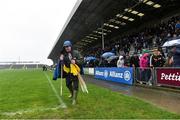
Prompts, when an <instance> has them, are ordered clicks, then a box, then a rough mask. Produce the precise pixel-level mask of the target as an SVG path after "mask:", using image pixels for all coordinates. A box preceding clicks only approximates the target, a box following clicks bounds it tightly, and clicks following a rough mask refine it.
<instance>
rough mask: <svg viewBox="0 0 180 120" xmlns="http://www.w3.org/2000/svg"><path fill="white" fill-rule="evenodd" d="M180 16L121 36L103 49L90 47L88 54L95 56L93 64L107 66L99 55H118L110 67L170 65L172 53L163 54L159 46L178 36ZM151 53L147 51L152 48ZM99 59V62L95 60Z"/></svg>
mask: <svg viewBox="0 0 180 120" xmlns="http://www.w3.org/2000/svg"><path fill="white" fill-rule="evenodd" d="M177 24H178V25H179V24H180V16H175V17H171V18H170V19H169V20H167V21H166V22H161V23H160V24H159V25H154V27H152V28H144V29H143V30H141V31H140V32H138V33H135V34H132V35H128V36H122V37H121V38H119V39H120V40H117V41H114V42H111V43H108V45H107V47H105V49H104V50H102V49H101V47H95V48H91V50H90V52H89V53H87V55H88V56H94V57H96V58H97V60H96V63H94V64H95V66H108V63H107V62H106V61H102V59H101V55H102V54H103V53H104V52H113V53H115V54H116V55H117V56H119V60H118V59H117V62H116V63H117V64H116V63H113V64H111V66H112V67H115V66H118V67H123V66H127V67H163V66H167V67H169V66H172V64H173V62H174V60H173V59H172V54H171V53H169V54H168V56H165V55H164V53H163V51H162V49H161V48H160V46H162V43H164V42H165V41H166V40H168V39H169V38H176V37H180V29H179V28H177V27H176V26H177ZM154 48H157V49H155V50H154V51H153V53H152V52H151V53H147V52H146V51H147V50H152V49H154ZM130 51H131V52H132V54H131V56H130ZM97 61H101V62H97Z"/></svg>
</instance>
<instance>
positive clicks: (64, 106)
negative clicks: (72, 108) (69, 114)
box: [44, 72, 67, 108]
mask: <svg viewBox="0 0 180 120" xmlns="http://www.w3.org/2000/svg"><path fill="white" fill-rule="evenodd" d="M44 75H45V76H46V78H47V80H48V82H49V84H50V86H51V88H52V90H53V91H54V93H55V95H56V97H57V99H58V100H59V103H60V104H61V106H60V107H62V108H67V106H66V104H65V103H64V102H63V100H62V98H61V97H60V96H59V95H58V92H57V91H56V89H55V87H54V85H53V84H52V82H51V80H50V78H49V76H48V75H47V73H45V72H44Z"/></svg>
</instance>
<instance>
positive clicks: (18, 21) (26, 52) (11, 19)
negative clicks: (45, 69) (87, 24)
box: [0, 0, 77, 61]
mask: <svg viewBox="0 0 180 120" xmlns="http://www.w3.org/2000/svg"><path fill="white" fill-rule="evenodd" d="M76 1H77V0H0V61H12V60H18V58H19V56H20V59H21V60H35V61H44V60H45V59H46V58H47V56H48V54H49V52H50V50H51V49H52V47H53V45H54V42H55V41H56V38H57V37H58V34H59V33H60V31H61V29H62V27H63V25H64V24H65V22H66V20H67V18H68V16H69V14H70V12H71V10H72V8H73V7H74V5H75V3H76Z"/></svg>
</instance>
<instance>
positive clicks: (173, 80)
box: [156, 68, 180, 87]
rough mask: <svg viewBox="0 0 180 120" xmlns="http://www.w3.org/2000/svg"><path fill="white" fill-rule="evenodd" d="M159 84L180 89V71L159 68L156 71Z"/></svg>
mask: <svg viewBox="0 0 180 120" xmlns="http://www.w3.org/2000/svg"><path fill="white" fill-rule="evenodd" d="M156 75H157V84H162V85H168V86H175V87H180V69H177V68H162V69H161V68H158V69H156Z"/></svg>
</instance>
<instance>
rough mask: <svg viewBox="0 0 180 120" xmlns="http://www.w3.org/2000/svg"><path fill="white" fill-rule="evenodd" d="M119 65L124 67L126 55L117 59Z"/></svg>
mask: <svg viewBox="0 0 180 120" xmlns="http://www.w3.org/2000/svg"><path fill="white" fill-rule="evenodd" d="M117 67H124V57H123V56H119V60H118V61H117Z"/></svg>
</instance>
